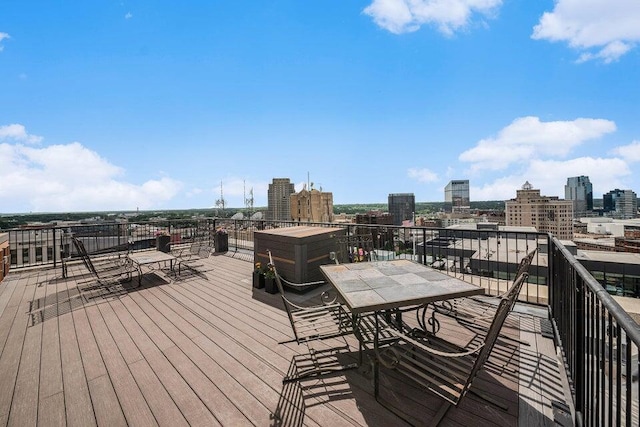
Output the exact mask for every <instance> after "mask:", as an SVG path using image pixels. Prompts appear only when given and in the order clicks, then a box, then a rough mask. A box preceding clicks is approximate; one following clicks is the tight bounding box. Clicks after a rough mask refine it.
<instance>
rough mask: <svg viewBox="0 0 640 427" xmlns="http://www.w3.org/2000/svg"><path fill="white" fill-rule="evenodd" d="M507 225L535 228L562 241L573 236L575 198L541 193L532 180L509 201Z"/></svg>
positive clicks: (506, 214)
mask: <svg viewBox="0 0 640 427" xmlns="http://www.w3.org/2000/svg"><path fill="white" fill-rule="evenodd" d="M505 217H506V218H505V219H506V223H507V226H521V227H535V228H536V230H538V231H539V232H541V233H551V234H553V235H554V236H556V237H557V238H558V239H561V240H571V239H573V201H571V200H560V199H558V197H555V196H553V197H547V196H541V195H540V190H534V189H533V186H532V185H531V184H529V181H527V182H525V183H524V185H523V186H522V189H521V190H518V191H517V192H516V198H515V199H511V200H508V201H506V202H505Z"/></svg>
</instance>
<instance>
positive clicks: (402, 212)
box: [389, 193, 416, 225]
mask: <svg viewBox="0 0 640 427" xmlns="http://www.w3.org/2000/svg"><path fill="white" fill-rule="evenodd" d="M415 211H416V197H415V196H414V195H413V193H392V194H389V213H390V214H391V215H392V216H393V224H394V225H402V221H406V220H411V219H413V213H414V212H415Z"/></svg>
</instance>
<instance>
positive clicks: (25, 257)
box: [22, 248, 29, 264]
mask: <svg viewBox="0 0 640 427" xmlns="http://www.w3.org/2000/svg"><path fill="white" fill-rule="evenodd" d="M22 263H23V264H29V248H27V249H23V250H22Z"/></svg>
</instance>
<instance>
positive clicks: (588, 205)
mask: <svg viewBox="0 0 640 427" xmlns="http://www.w3.org/2000/svg"><path fill="white" fill-rule="evenodd" d="M564 198H565V200H571V201H573V217H574V218H580V217H584V216H587V214H588V213H589V212H591V211H593V186H592V185H591V182H590V181H589V177H588V176H584V175H582V176H574V177H571V178H567V185H565V186H564Z"/></svg>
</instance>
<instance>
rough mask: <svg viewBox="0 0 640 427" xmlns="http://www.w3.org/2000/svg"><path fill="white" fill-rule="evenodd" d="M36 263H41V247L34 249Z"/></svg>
mask: <svg viewBox="0 0 640 427" xmlns="http://www.w3.org/2000/svg"><path fill="white" fill-rule="evenodd" d="M36 262H42V246H39V247H37V248H36Z"/></svg>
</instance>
